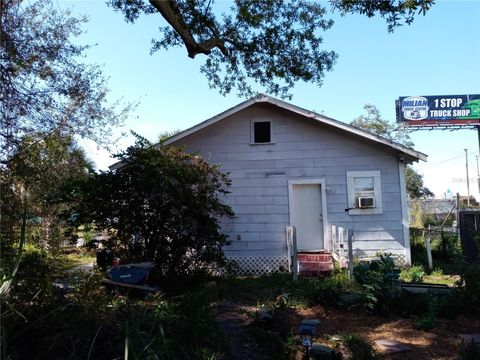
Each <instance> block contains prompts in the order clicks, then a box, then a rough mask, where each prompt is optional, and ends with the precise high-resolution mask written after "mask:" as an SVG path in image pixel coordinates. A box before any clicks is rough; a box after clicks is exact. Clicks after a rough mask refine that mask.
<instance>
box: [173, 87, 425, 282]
mask: <svg viewBox="0 0 480 360" xmlns="http://www.w3.org/2000/svg"><path fill="white" fill-rule="evenodd" d="M164 144H165V145H173V146H183V147H185V148H186V150H187V151H190V152H197V153H199V154H200V155H201V156H202V157H203V158H204V159H205V160H207V161H209V162H210V163H214V164H221V170H222V171H224V172H226V173H228V174H229V176H230V178H231V179H232V186H231V189H230V190H231V193H230V194H229V195H228V197H227V198H226V202H227V203H228V204H229V205H230V206H231V207H232V208H233V210H234V211H235V214H236V215H235V217H234V218H232V219H228V220H225V221H224V222H223V224H222V226H223V231H224V232H225V233H226V234H228V236H229V238H230V240H231V242H232V244H231V245H230V246H228V247H226V248H225V252H226V255H227V256H228V257H230V258H233V259H235V260H237V261H238V263H239V264H240V266H241V268H242V269H243V271H244V273H261V272H268V271H275V270H278V269H279V268H280V267H284V268H285V269H287V268H288V263H289V259H288V254H289V249H288V243H287V237H288V236H287V231H286V228H287V227H288V226H294V227H295V229H296V234H297V242H298V249H299V250H307V251H315V250H326V251H330V252H331V251H333V250H334V246H335V243H334V242H335V241H336V240H337V239H338V238H343V234H341V235H338V234H337V230H338V229H339V228H340V229H342V228H343V229H350V230H352V231H353V232H354V243H353V250H354V254H355V255H356V256H371V255H374V254H375V253H376V252H378V251H385V252H391V253H393V254H396V255H398V256H400V257H401V258H403V259H404V260H405V261H406V262H407V263H409V262H410V244H409V234H408V208H407V196H406V189H405V180H404V169H405V165H406V164H409V163H412V162H414V161H419V160H423V161H426V155H425V154H423V153H420V152H417V151H415V150H413V149H410V148H407V147H405V146H402V145H400V144H397V143H394V142H392V141H390V140H387V139H385V138H382V137H379V136H377V135H374V134H371V133H369V132H366V131H364V130H361V129H358V128H356V127H353V126H350V125H347V124H345V123H342V122H339V121H336V120H333V119H331V118H328V117H325V116H322V115H319V114H316V113H314V112H311V111H308V110H305V109H302V108H299V107H297V106H294V105H291V104H288V103H286V102H284V101H280V100H277V99H274V98H272V97H270V96H267V95H263V94H260V95H258V96H256V97H254V98H252V99H250V100H248V101H245V102H243V103H241V104H239V105H237V106H235V107H233V108H231V109H229V110H227V111H225V112H223V113H221V114H219V115H217V116H214V117H213V118H210V119H208V120H206V121H204V122H202V123H200V124H198V125H196V126H193V127H192V128H190V129H187V130H185V131H183V132H181V133H178V134H176V135H174V136H172V137H171V138H169V139H168V140H166V141H165V142H164ZM332 229H333V231H332Z"/></svg>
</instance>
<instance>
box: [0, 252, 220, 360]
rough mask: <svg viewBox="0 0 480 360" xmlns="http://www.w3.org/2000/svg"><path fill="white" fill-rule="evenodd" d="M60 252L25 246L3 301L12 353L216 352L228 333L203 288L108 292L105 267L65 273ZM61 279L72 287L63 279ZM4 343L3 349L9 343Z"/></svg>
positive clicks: (168, 355)
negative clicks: (179, 293) (135, 293)
mask: <svg viewBox="0 0 480 360" xmlns="http://www.w3.org/2000/svg"><path fill="white" fill-rule="evenodd" d="M57 260H58V259H57V258H54V257H53V258H52V257H51V256H49V255H48V254H47V253H46V252H45V251H43V250H41V249H38V248H33V247H27V249H26V251H25V256H24V257H23V260H22V264H21V266H20V270H19V272H18V273H17V278H16V282H15V286H14V287H13V288H12V291H11V292H10V294H9V296H8V297H6V298H5V299H4V300H5V302H6V303H9V304H12V307H9V308H6V307H3V310H2V311H3V313H2V316H3V317H4V319H5V321H4V326H5V331H4V332H2V333H3V334H2V339H3V340H4V341H5V346H6V354H8V356H9V358H11V359H30V358H31V355H32V354H37V356H38V358H39V359H52V358H55V359H57V358H68V359H87V358H90V359H113V358H118V357H122V356H123V355H124V353H125V351H126V346H127V344H128V353H129V355H130V357H131V358H134V359H135V358H137V359H147V358H155V359H192V358H194V359H212V358H216V357H218V356H219V354H221V353H222V352H223V351H224V340H223V337H222V335H221V333H220V332H219V330H218V328H217V325H216V322H215V320H214V317H213V314H212V312H211V310H210V304H209V298H208V297H207V296H205V293H204V290H202V289H201V288H194V289H189V291H188V292H186V295H185V296H182V297H172V296H169V295H167V294H163V295H162V294H158V295H153V296H147V297H144V296H140V297H138V296H127V294H125V295H122V294H119V293H117V292H111V293H109V292H106V291H105V289H104V288H103V287H102V286H101V283H100V282H101V280H102V278H103V277H104V275H103V274H102V273H99V272H93V273H84V272H81V271H79V272H76V273H70V274H69V275H68V277H67V278H65V277H63V278H61V277H60V276H61V275H62V274H64V272H61V271H58V269H59V264H58V261H57ZM58 284H63V285H65V286H66V287H63V288H62V287H58ZM4 350H5V349H4Z"/></svg>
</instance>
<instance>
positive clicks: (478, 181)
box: [475, 155, 480, 193]
mask: <svg viewBox="0 0 480 360" xmlns="http://www.w3.org/2000/svg"><path fill="white" fill-rule="evenodd" d="M475 157H476V158H477V184H478V192H479V193H480V171H478V155H475Z"/></svg>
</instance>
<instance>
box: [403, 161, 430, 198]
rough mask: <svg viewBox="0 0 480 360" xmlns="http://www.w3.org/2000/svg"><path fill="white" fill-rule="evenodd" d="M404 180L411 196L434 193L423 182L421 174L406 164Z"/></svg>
mask: <svg viewBox="0 0 480 360" xmlns="http://www.w3.org/2000/svg"><path fill="white" fill-rule="evenodd" d="M405 182H406V186H407V192H408V195H410V197H411V198H414V199H419V198H426V197H434V196H435V194H434V193H433V192H431V191H430V189H429V188H427V187H426V186H425V185H424V184H423V176H422V175H420V174H419V173H417V172H416V171H415V170H413V169H412V168H411V167H410V166H407V167H406V169H405Z"/></svg>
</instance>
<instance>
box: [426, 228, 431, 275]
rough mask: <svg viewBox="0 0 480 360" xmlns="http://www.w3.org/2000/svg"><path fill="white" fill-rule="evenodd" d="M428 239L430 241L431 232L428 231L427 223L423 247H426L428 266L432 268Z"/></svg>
mask: <svg viewBox="0 0 480 360" xmlns="http://www.w3.org/2000/svg"><path fill="white" fill-rule="evenodd" d="M430 241H431V233H430V225H428V232H427V236H426V237H425V247H426V248H427V261H428V268H429V269H430V270H432V268H433V264H432V249H431V247H430Z"/></svg>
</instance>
